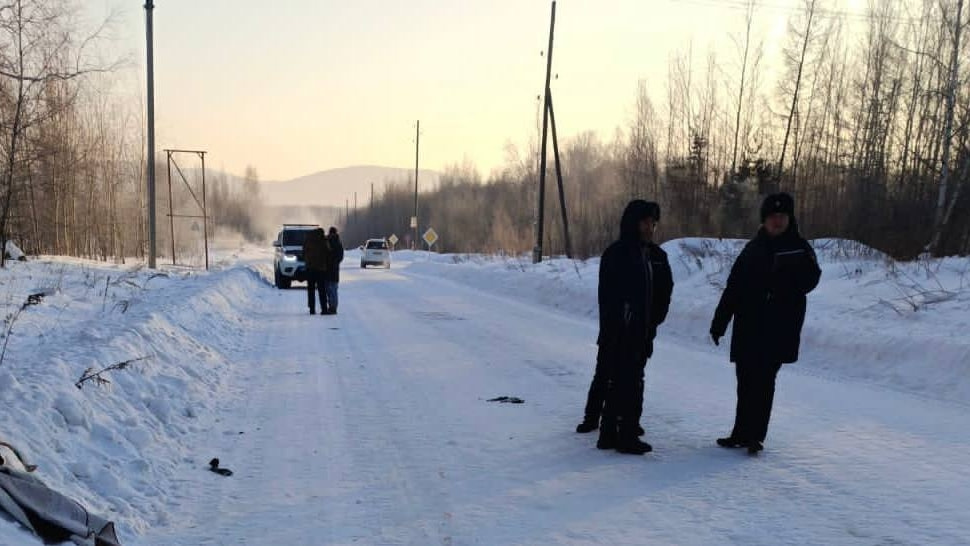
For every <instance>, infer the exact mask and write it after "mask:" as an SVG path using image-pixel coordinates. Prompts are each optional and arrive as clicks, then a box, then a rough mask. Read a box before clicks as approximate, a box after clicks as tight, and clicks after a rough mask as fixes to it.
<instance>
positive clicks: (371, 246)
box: [367, 241, 387, 250]
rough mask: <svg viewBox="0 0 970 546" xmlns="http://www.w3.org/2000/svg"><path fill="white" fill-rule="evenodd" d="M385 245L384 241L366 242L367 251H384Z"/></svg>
mask: <svg viewBox="0 0 970 546" xmlns="http://www.w3.org/2000/svg"><path fill="white" fill-rule="evenodd" d="M386 249H387V244H386V243H384V241H367V250H386Z"/></svg>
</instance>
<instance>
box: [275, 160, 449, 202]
mask: <svg viewBox="0 0 970 546" xmlns="http://www.w3.org/2000/svg"><path fill="white" fill-rule="evenodd" d="M440 176H441V175H440V173H438V172H436V171H432V170H425V169H421V171H420V173H419V179H418V184H419V188H420V189H421V191H425V190H427V189H429V188H433V187H436V186H437V185H438V180H439V178H440ZM413 177H414V169H405V168H397V167H380V166H374V165H357V166H351V167H341V168H337V169H328V170H325V171H320V172H316V173H313V174H308V175H306V176H301V177H298V178H294V179H292V180H285V181H264V182H260V188H259V189H260V193H261V194H262V196H263V202H264V203H265V204H266V205H268V206H274V207H279V206H316V207H343V206H344V205H345V203H346V202H347V200H348V199H349V200H350V205H351V206H353V204H354V192H357V202H358V204H359V205H360V206H365V205H366V204H367V203H368V202H369V201H370V191H371V184H374V191H375V193H376V194H377V195H380V193H381V192H382V191H383V189H384V187H385V186H386V185H387V184H389V183H398V182H402V181H405V180H413Z"/></svg>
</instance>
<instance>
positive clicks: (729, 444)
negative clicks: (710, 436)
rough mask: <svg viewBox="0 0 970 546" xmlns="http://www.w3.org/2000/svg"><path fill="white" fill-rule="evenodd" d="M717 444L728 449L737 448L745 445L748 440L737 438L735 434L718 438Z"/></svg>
mask: <svg viewBox="0 0 970 546" xmlns="http://www.w3.org/2000/svg"><path fill="white" fill-rule="evenodd" d="M717 445H719V446H721V447H725V448H728V449H736V448H739V447H745V446H746V445H747V442H745V441H744V440H741V439H740V438H735V437H734V436H728V437H727V438H718V439H717Z"/></svg>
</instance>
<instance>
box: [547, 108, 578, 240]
mask: <svg viewBox="0 0 970 546" xmlns="http://www.w3.org/2000/svg"><path fill="white" fill-rule="evenodd" d="M548 104H549V122H550V123H551V124H552V153H553V155H555V159H556V181H557V183H558V184H559V209H560V210H561V211H562V236H563V243H564V244H565V245H566V257H567V258H569V259H572V257H573V245H572V241H571V239H570V237H569V216H568V215H567V213H566V190H565V188H563V184H562V165H561V164H560V162H559V138H558V137H557V136H556V112H555V110H553V108H552V93H549V102H548Z"/></svg>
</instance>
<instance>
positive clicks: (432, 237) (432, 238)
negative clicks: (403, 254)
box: [421, 228, 438, 250]
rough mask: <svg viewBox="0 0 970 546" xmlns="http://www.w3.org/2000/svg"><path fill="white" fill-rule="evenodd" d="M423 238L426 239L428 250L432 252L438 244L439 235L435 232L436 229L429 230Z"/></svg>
mask: <svg viewBox="0 0 970 546" xmlns="http://www.w3.org/2000/svg"><path fill="white" fill-rule="evenodd" d="M421 238H422V239H424V242H425V243H427V245H428V250H431V248H432V247H433V246H434V244H435V243H437V242H438V233H437V232H436V231H435V230H434V228H428V231H425V232H424V235H423V236H422V237H421Z"/></svg>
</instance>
